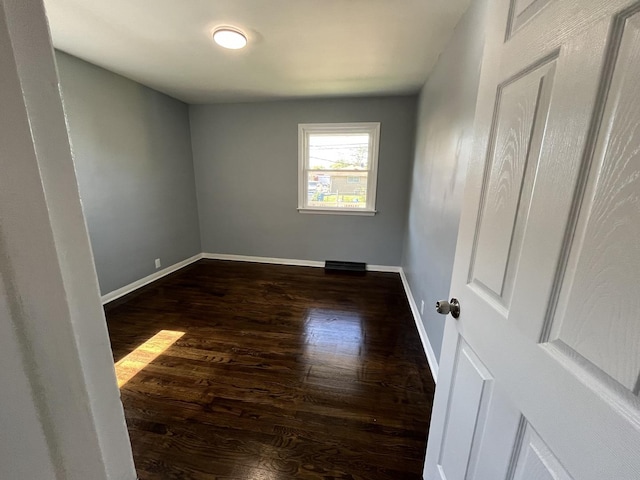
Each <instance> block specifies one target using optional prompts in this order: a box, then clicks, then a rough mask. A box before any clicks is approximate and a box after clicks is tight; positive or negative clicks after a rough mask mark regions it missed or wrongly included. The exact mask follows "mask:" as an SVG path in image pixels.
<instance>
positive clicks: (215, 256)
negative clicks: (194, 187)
mask: <svg viewBox="0 0 640 480" xmlns="http://www.w3.org/2000/svg"><path fill="white" fill-rule="evenodd" d="M202 258H209V259H212V260H232V261H235V262H253V263H270V264H274V265H295V266H299V267H320V268H323V267H324V261H317V260H296V259H293V258H274V257H253V256H249V255H232V254H229V253H203V254H202ZM367 270H368V271H370V272H391V273H400V267H397V266H392V265H367Z"/></svg>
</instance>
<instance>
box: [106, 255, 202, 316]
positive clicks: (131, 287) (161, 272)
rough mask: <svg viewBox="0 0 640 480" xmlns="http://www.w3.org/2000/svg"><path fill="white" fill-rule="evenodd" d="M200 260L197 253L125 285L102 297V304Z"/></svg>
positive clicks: (200, 256)
mask: <svg viewBox="0 0 640 480" xmlns="http://www.w3.org/2000/svg"><path fill="white" fill-rule="evenodd" d="M201 258H202V254H201V253H199V254H197V255H194V256H193V257H190V258H187V259H186V260H183V261H181V262H178V263H175V264H173V265H171V266H170V267H167V268H163V269H162V270H158V271H157V272H154V273H152V274H151V275H148V276H146V277H144V278H141V279H140V280H137V281H135V282H133V283H130V284H129V285H125V286H124V287H121V288H119V289H117V290H114V291H113V292H109V293H107V294H105V295H103V296H102V304H103V305H104V304H105V303H109V302H112V301H114V300H116V299H118V298H120V297H123V296H125V295H127V294H128V293H131V292H133V291H134V290H137V289H138V288H141V287H144V286H145V285H148V284H150V283H151V282H155V281H156V280H158V279H160V278H162V277H165V276H167V275H169V274H170V273H173V272H175V271H176V270H180V269H181V268H184V267H186V266H187V265H190V264H192V263H193V262H197V261H198V260H200V259H201Z"/></svg>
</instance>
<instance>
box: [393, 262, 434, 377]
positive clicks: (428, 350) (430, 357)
mask: <svg viewBox="0 0 640 480" xmlns="http://www.w3.org/2000/svg"><path fill="white" fill-rule="evenodd" d="M400 278H401V279H402V285H403V286H404V291H405V292H406V294H407V298H408V299H409V306H410V307H411V312H412V313H413V320H414V321H415V322H416V327H417V328H418V334H419V335H420V340H422V348H424V353H425V354H426V355H427V362H429V368H430V369H431V376H432V377H433V381H434V382H437V381H438V360H437V359H436V354H435V353H434V351H433V347H432V346H431V342H430V341H429V337H428V336H427V331H426V330H425V328H424V324H423V323H422V317H420V309H419V308H418V305H417V304H416V301H415V299H414V298H413V294H412V293H411V287H409V281H408V280H407V276H406V275H405V274H404V270H403V269H402V268H400Z"/></svg>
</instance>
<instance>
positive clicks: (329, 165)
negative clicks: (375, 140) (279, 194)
mask: <svg viewBox="0 0 640 480" xmlns="http://www.w3.org/2000/svg"><path fill="white" fill-rule="evenodd" d="M308 142H309V169H311V170H368V169H369V134H367V133H357V134H346V135H335V134H327V135H324V134H311V135H309V137H308Z"/></svg>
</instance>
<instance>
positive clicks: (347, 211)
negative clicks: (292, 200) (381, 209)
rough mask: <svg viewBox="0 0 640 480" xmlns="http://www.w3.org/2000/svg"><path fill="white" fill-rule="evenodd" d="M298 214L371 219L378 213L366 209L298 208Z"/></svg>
mask: <svg viewBox="0 0 640 480" xmlns="http://www.w3.org/2000/svg"><path fill="white" fill-rule="evenodd" d="M298 212H300V213H314V214H318V215H360V216H365V217H373V216H374V215H375V214H376V213H377V212H378V211H377V210H367V209H364V208H363V209H357V210H355V209H346V208H298Z"/></svg>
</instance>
